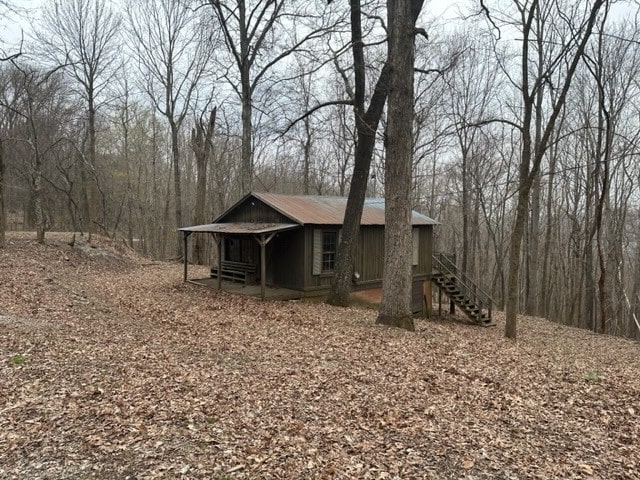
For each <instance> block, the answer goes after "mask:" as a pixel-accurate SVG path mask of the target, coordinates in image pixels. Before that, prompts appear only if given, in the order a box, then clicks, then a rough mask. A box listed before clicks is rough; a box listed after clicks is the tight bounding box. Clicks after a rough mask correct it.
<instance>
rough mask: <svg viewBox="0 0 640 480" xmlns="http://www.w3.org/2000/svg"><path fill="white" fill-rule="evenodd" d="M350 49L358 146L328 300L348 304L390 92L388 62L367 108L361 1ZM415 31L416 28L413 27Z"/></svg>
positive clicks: (355, 8)
mask: <svg viewBox="0 0 640 480" xmlns="http://www.w3.org/2000/svg"><path fill="white" fill-rule="evenodd" d="M423 2H424V0H412V2H411V5H412V11H411V15H412V21H413V24H415V21H416V19H417V18H418V15H419V14H420V10H421V9H422V4H423ZM350 6H351V48H352V51H353V65H354V76H355V98H354V114H355V122H356V132H357V139H356V149H355V159H354V165H353V175H352V176H351V185H350V188H349V197H348V198H347V206H346V209H345V214H344V221H343V225H342V236H341V239H340V245H339V247H338V252H337V257H336V270H335V276H334V278H333V283H332V285H331V293H330V295H329V298H328V299H327V302H328V303H330V304H332V305H340V306H347V305H348V304H349V294H350V292H351V284H352V277H353V266H354V259H355V256H356V251H357V248H358V235H359V231H360V220H361V219H362V209H363V207H364V199H365V197H366V193H367V183H368V181H369V171H370V168H371V158H372V156H373V149H374V146H375V142H376V131H377V130H378V124H379V123H380V117H381V116H382V112H383V110H384V104H385V102H386V101H387V95H388V92H389V79H390V70H389V62H388V60H387V63H386V64H385V66H384V67H383V68H382V71H381V72H380V77H378V81H377V82H376V86H375V89H374V92H373V96H372V97H371V102H370V103H369V108H368V109H367V110H366V112H365V109H364V91H365V63H364V50H363V43H362V28H361V10H360V0H351V1H350ZM412 29H413V27H412ZM412 31H413V30H412Z"/></svg>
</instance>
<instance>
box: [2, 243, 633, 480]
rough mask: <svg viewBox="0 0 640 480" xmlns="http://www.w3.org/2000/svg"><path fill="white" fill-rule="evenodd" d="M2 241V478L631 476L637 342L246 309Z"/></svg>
mask: <svg viewBox="0 0 640 480" xmlns="http://www.w3.org/2000/svg"><path fill="white" fill-rule="evenodd" d="M27 238H28V237H27V236H25V235H24V234H20V235H18V234H10V235H9V237H8V240H9V244H8V246H7V248H6V249H4V250H0V478H2V479H25V478H29V479H39V478H41V479H67V478H82V479H84V478H102V479H119V478H130V479H133V478H137V479H146V478H184V479H191V478H193V479H196V478H209V479H231V478H245V479H262V478H265V479H270V478H274V479H275V478H282V479H289V478H290V479H325V478H326V479H331V478H345V479H347V478H353V479H369V478H370V479H383V478H388V479H392V478H396V479H419V478H433V479H440V478H442V479H459V478H460V479H462V478H467V479H475V478H487V479H488V478H502V479H516V478H517V479H525V478H527V479H528V478H599V479H600V478H601V479H616V478H620V479H622V478H625V479H635V478H640V377H639V374H640V345H638V343H634V342H632V341H628V340H622V339H617V338H612V337H607V336H597V335H593V334H590V333H588V332H585V331H579V330H574V329H570V328H565V327H561V326H558V325H555V324H552V323H549V322H546V321H544V320H540V319H534V318H522V319H521V320H520V337H519V340H518V342H517V343H513V342H511V341H507V340H505V339H503V337H502V320H501V319H499V323H500V324H499V326H498V328H494V329H483V328H479V327H473V326H470V325H467V324H464V323H463V322H461V321H458V320H455V319H451V318H448V319H441V320H418V321H417V331H416V333H409V332H404V331H400V330H394V329H387V328H381V327H377V326H375V325H374V320H375V312H374V311H372V310H366V309H356V308H353V309H340V308H334V307H329V306H326V305H323V304H311V303H306V302H264V303H263V302H260V301H258V300H254V299H249V298H242V297H238V296H232V295H228V294H224V293H219V292H217V291H215V290H210V289H206V288H203V287H198V286H195V285H190V284H182V283H181V281H180V280H181V266H180V265H177V264H168V263H153V262H150V261H149V260H146V259H143V258H141V257H138V256H136V255H135V254H132V253H130V252H128V251H127V250H126V249H125V248H123V247H122V248H118V247H117V245H113V244H111V243H109V242H107V241H104V240H98V241H97V242H96V243H95V244H94V245H93V246H90V245H87V244H86V243H84V242H76V244H75V245H74V246H73V247H71V246H69V245H67V244H66V243H65V241H68V240H69V239H70V236H69V235H58V236H54V235H52V236H50V239H49V240H48V242H47V245H44V246H42V245H36V244H34V243H33V242H32V241H30V240H28V239H27Z"/></svg>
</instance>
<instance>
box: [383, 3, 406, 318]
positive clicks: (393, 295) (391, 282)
mask: <svg viewBox="0 0 640 480" xmlns="http://www.w3.org/2000/svg"><path fill="white" fill-rule="evenodd" d="M387 12H388V22H389V47H388V48H389V51H388V63H389V64H390V65H391V88H390V89H389V105H388V113H387V118H388V126H387V137H386V142H385V143H386V158H385V199H386V200H385V229H384V232H385V233H384V242H385V243H384V246H385V249H384V250H385V254H384V273H383V279H382V303H381V304H380V310H379V312H378V318H377V320H376V323H381V324H384V325H390V326H394V327H400V328H405V329H407V330H414V325H413V318H412V317H411V286H412V280H413V278H412V261H411V260H412V255H411V251H412V248H411V240H412V236H411V170H412V169H411V166H412V161H411V160H412V151H413V149H412V140H413V137H412V127H413V66H414V25H415V20H414V19H413V15H412V5H411V1H410V0H388V1H387Z"/></svg>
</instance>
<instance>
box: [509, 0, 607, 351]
mask: <svg viewBox="0 0 640 480" xmlns="http://www.w3.org/2000/svg"><path fill="white" fill-rule="evenodd" d="M604 2H605V0H596V1H595V2H594V4H593V5H592V6H591V10H590V12H589V17H588V19H587V21H586V25H585V27H584V29H583V30H582V29H581V31H580V33H581V35H582V38H581V39H580V41H579V43H578V44H577V46H576V51H575V53H574V54H573V56H572V57H571V58H566V60H567V63H568V68H567V72H566V74H565V76H564V80H563V82H562V88H561V89H560V90H559V92H560V93H559V94H558V96H557V98H556V99H555V104H553V106H552V109H551V114H550V116H549V119H548V121H547V123H546V125H545V126H544V129H543V134H542V136H541V139H540V142H539V144H538V145H536V146H535V147H536V148H535V154H534V153H533V151H532V146H533V145H532V139H531V126H532V124H531V120H532V113H533V112H532V109H533V101H534V97H533V96H532V93H531V92H530V82H529V80H530V79H529V60H530V59H529V39H530V35H531V33H532V30H531V25H532V22H533V20H534V18H535V16H536V15H537V14H539V12H538V8H539V7H538V1H537V0H534V1H533V3H532V4H531V5H530V7H529V11H527V12H523V18H524V17H525V16H526V22H525V25H524V31H523V36H524V38H523V41H522V57H521V60H522V65H521V68H522V80H521V81H522V86H521V95H522V106H523V110H524V120H523V123H522V128H521V133H522V157H521V160H520V162H521V163H520V169H519V186H518V203H517V207H516V217H515V221H514V227H513V230H512V233H511V241H510V249H509V280H508V281H509V285H508V288H507V311H506V326H505V336H506V337H507V338H511V339H515V338H516V326H517V315H518V297H519V295H518V290H519V288H518V285H519V276H520V255H521V252H520V249H521V247H522V238H523V236H524V229H525V223H526V222H525V221H526V214H527V207H528V204H529V193H530V191H531V186H532V184H533V181H534V179H535V178H536V176H537V175H539V172H540V163H541V162H542V157H543V155H544V153H545V151H546V150H547V147H548V145H549V138H550V137H551V134H552V132H553V130H554V128H555V125H556V121H557V119H558V116H559V115H560V112H561V111H562V109H563V106H564V103H565V101H566V97H567V93H568V91H569V88H570V87H571V82H572V81H573V76H574V74H575V71H576V68H577V66H578V63H580V61H581V60H582V57H583V55H584V50H585V47H586V45H587V42H588V40H589V38H590V37H591V32H592V31H593V27H594V25H595V22H596V20H597V16H598V12H599V11H600V8H601V7H602V5H603V4H604ZM542 81H544V78H538V79H536V82H537V83H538V84H540V82H542Z"/></svg>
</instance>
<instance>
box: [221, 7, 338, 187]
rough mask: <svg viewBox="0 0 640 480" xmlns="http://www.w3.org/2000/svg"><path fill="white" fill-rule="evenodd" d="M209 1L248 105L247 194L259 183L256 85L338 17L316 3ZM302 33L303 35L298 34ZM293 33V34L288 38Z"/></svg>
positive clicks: (243, 183)
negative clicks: (255, 178) (256, 179)
mask: <svg viewBox="0 0 640 480" xmlns="http://www.w3.org/2000/svg"><path fill="white" fill-rule="evenodd" d="M209 3H210V4H211V6H212V8H213V11H214V13H215V16H216V18H217V20H218V22H219V24H220V27H221V28H222V32H223V34H224V38H225V42H226V44H227V48H228V50H229V52H230V54H231V56H232V61H233V64H234V66H235V69H236V74H237V75H239V85H238V82H237V80H236V79H235V78H232V77H231V76H229V75H227V78H228V80H229V83H230V84H231V86H232V87H233V89H234V91H235V92H236V94H237V95H238V98H239V99H240V102H241V106H242V159H241V168H240V182H241V190H242V194H245V193H247V192H249V191H251V189H252V186H253V162H254V159H253V147H252V145H253V144H252V142H253V139H252V135H253V123H252V122H253V119H252V115H253V98H254V93H255V92H256V89H257V88H258V86H259V85H260V84H261V83H262V82H263V81H265V80H266V77H267V75H268V74H269V73H270V72H271V71H272V70H274V67H276V66H277V65H281V64H282V63H283V61H284V60H285V59H286V58H287V57H289V56H290V55H292V54H293V53H294V52H296V51H298V50H299V49H300V48H301V47H302V46H303V45H305V44H306V43H308V42H311V41H312V40H314V39H318V38H320V37H322V36H323V35H325V33H326V32H327V31H329V30H331V25H332V22H333V20H332V15H331V10H330V9H329V8H325V9H324V10H322V9H321V10H320V11H319V12H314V11H313V9H312V6H313V5H314V4H313V3H311V4H310V3H292V2H288V1H286V0H209ZM318 5H321V4H318ZM313 21H315V22H316V24H315V25H314V24H312V22H313ZM298 31H299V32H303V33H302V34H301V35H300V36H297V33H296V32H298ZM287 32H289V33H287ZM289 35H290V36H291V38H289V39H287V36H289Z"/></svg>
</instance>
